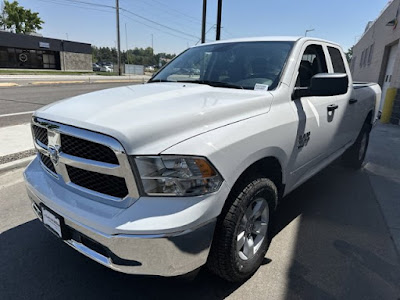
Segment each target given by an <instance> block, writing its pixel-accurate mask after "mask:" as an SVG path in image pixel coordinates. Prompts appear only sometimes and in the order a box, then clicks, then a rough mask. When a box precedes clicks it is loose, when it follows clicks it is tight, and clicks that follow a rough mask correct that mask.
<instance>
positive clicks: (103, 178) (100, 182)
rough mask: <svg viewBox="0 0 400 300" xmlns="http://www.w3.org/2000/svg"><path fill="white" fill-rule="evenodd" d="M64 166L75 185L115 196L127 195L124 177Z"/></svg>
mask: <svg viewBox="0 0 400 300" xmlns="http://www.w3.org/2000/svg"><path fill="white" fill-rule="evenodd" d="M66 168H67V171H68V175H69V179H70V180H71V182H72V183H74V184H76V185H79V186H81V187H84V188H87V189H90V190H93V191H96V192H99V193H102V194H106V195H109V196H113V197H117V198H124V197H125V196H126V195H128V188H127V186H126V182H125V179H124V178H121V177H117V176H113V175H105V174H100V173H96V172H91V171H86V170H82V169H79V168H75V167H72V166H69V165H66Z"/></svg>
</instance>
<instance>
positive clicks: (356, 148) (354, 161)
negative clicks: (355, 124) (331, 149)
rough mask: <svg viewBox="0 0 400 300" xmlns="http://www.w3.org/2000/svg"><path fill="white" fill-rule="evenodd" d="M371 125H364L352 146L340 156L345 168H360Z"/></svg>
mask: <svg viewBox="0 0 400 300" xmlns="http://www.w3.org/2000/svg"><path fill="white" fill-rule="evenodd" d="M370 132H371V125H370V124H368V123H364V125H363V127H362V129H361V131H360V134H359V135H358V137H357V139H356V141H355V142H354V144H353V145H352V146H351V147H350V148H349V149H347V150H346V152H345V153H344V154H343V156H342V161H343V163H344V165H345V166H347V167H349V168H352V169H355V170H358V169H360V168H361V167H362V165H363V163H364V159H365V155H366V153H367V149H368V144H369V134H370Z"/></svg>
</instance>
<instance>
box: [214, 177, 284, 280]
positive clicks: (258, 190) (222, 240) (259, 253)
mask: <svg viewBox="0 0 400 300" xmlns="http://www.w3.org/2000/svg"><path fill="white" fill-rule="evenodd" d="M264 199H265V200H266V201H265V202H264ZM277 201H278V190H277V188H276V186H275V184H274V183H273V182H272V181H271V180H270V179H268V178H257V179H254V180H251V181H250V182H248V183H245V182H243V183H242V184H239V185H238V187H236V191H235V189H234V190H233V192H232V193H231V195H230V196H229V197H228V199H227V203H226V205H225V207H224V209H223V211H222V213H221V215H220V217H219V219H218V222H217V226H216V229H215V234H214V239H213V243H212V246H211V251H210V255H209V258H208V262H207V266H208V268H209V269H210V270H211V271H212V272H213V273H215V274H216V275H218V276H219V277H221V278H223V279H225V280H227V281H231V282H242V281H245V280H247V279H248V278H250V277H251V276H252V275H253V274H254V273H255V272H256V271H257V269H258V268H259V267H260V265H261V263H262V261H263V259H264V256H265V253H266V252H267V250H268V247H269V244H270V242H271V232H270V231H271V221H270V220H271V219H272V214H273V212H274V210H275V207H276V204H277ZM265 203H267V204H268V205H267V210H268V222H266V221H264V223H262V221H261V218H262V216H263V217H264V218H265V216H266V215H267V213H266V212H265V208H260V211H261V210H262V211H263V214H262V216H261V215H260V217H259V218H260V219H258V218H257V219H255V215H254V216H253V217H254V219H253V221H250V222H246V224H247V223H249V224H250V223H252V224H250V225H249V226H247V225H246V226H243V219H244V215H245V214H246V212H248V211H249V210H250V211H255V210H256V207H255V206H256V205H265ZM248 219H249V220H250V219H252V218H248ZM246 220H247V217H246ZM256 223H258V224H265V223H267V228H264V227H263V229H262V230H261V229H260V230H259V231H258V233H254V235H255V237H254V240H253V237H250V235H252V233H245V229H244V227H246V230H248V231H249V232H252V230H255V228H256V227H255V226H256V225H255V224H256ZM248 227H249V228H248ZM239 230H240V232H239ZM264 231H266V233H265V234H264ZM242 233H243V235H241V236H244V234H246V241H249V240H252V241H253V242H254V243H253V246H254V245H257V247H254V248H253V249H257V250H254V251H251V252H252V253H253V254H251V255H254V256H253V257H251V255H249V257H247V258H246V257H245V259H246V260H244V258H243V257H244V256H245V255H244V254H243V253H244V252H245V250H244V249H245V248H240V249H243V252H240V249H238V247H239V246H238V245H237V244H238V234H242ZM261 236H264V238H263V239H262V238H260V237H261ZM247 237H248V239H247ZM257 240H258V243H257V244H256V243H255V242H256V241H257ZM246 245H247V243H246ZM243 247H244V246H243ZM247 249H249V248H247ZM248 253H249V252H248ZM254 253H255V254H254ZM240 255H242V256H240Z"/></svg>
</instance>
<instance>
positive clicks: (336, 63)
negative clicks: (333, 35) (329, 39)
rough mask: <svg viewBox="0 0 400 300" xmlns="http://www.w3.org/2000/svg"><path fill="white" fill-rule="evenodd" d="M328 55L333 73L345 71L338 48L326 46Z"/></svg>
mask: <svg viewBox="0 0 400 300" xmlns="http://www.w3.org/2000/svg"><path fill="white" fill-rule="evenodd" d="M328 51H329V55H330V56H331V60H332V65H333V71H334V72H335V73H346V68H345V66H344V62H343V58H342V54H341V53H340V50H339V49H337V48H333V47H328Z"/></svg>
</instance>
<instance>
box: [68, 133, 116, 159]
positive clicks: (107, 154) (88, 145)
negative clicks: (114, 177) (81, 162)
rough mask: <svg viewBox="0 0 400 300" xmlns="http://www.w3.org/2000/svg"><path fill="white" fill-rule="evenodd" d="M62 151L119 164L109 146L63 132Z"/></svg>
mask: <svg viewBox="0 0 400 300" xmlns="http://www.w3.org/2000/svg"><path fill="white" fill-rule="evenodd" d="M61 147H62V152H64V153H66V154H69V155H74V156H78V157H82V158H86V159H91V160H96V161H101V162H105V163H110V164H115V165H117V164H118V159H117V157H116V155H115V153H114V151H112V150H111V149H110V148H109V147H107V146H104V145H101V144H98V143H94V142H90V141H87V140H83V139H80V138H77V137H74V136H70V135H65V134H61Z"/></svg>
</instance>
